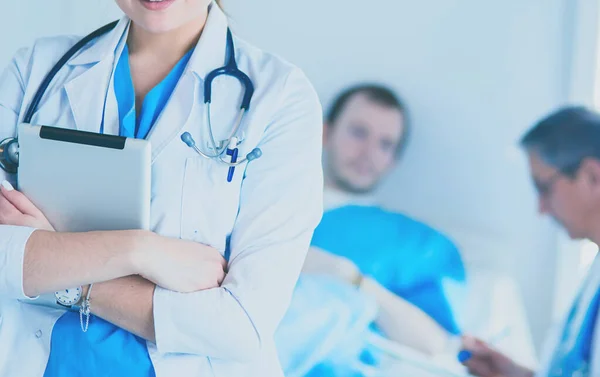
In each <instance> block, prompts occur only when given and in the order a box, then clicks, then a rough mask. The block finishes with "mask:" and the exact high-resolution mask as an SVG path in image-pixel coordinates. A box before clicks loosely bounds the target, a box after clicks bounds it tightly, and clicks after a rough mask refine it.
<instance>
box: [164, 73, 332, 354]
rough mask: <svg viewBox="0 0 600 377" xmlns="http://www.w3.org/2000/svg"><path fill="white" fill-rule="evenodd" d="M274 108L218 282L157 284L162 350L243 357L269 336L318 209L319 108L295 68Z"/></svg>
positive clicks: (319, 213)
mask: <svg viewBox="0 0 600 377" xmlns="http://www.w3.org/2000/svg"><path fill="white" fill-rule="evenodd" d="M281 101H282V103H281V105H280V106H279V108H278V110H277V112H276V116H275V118H274V119H273V121H272V122H270V123H269V125H268V126H267V128H266V131H265V134H264V137H263V140H262V141H261V144H260V145H259V147H260V148H261V149H262V151H263V156H262V157H261V158H259V159H257V160H255V161H253V162H251V163H250V164H248V167H247V169H246V176H245V178H244V181H243V183H242V189H241V190H242V191H241V198H240V200H241V201H240V210H239V214H238V217H237V220H236V223H235V226H234V230H233V232H232V235H231V244H230V247H231V257H230V261H229V271H228V274H227V276H226V278H225V281H224V282H223V284H222V286H221V287H220V288H216V289H212V290H205V291H200V292H196V293H192V294H180V293H174V292H171V291H168V290H165V289H162V288H160V287H157V289H156V291H155V296H154V318H155V330H156V341H157V349H158V351H159V352H161V353H169V352H175V353H190V354H196V355H203V356H209V357H216V358H219V359H224V360H231V361H237V362H244V361H248V360H251V359H252V358H254V357H255V356H256V355H257V354H258V353H259V351H260V349H261V345H262V343H263V341H267V342H270V341H272V338H273V336H274V332H275V329H276V328H277V326H278V325H279V322H280V321H281V319H282V317H283V315H284V314H285V312H286V310H287V307H288V305H289V302H290V300H291V296H292V292H293V289H294V287H295V284H296V282H297V279H298V277H299V274H300V270H301V268H302V265H303V262H304V259H305V257H306V253H307V251H308V248H309V245H310V241H311V239H312V235H313V231H314V229H315V227H316V226H317V225H318V223H319V221H320V220H321V216H322V213H323V207H322V206H323V204H322V203H323V198H322V195H323V173H322V167H321V151H322V127H323V122H322V109H321V105H320V103H319V100H318V97H317V95H316V93H315V91H314V89H313V88H312V86H311V84H310V83H309V82H308V80H307V78H306V77H305V76H304V74H303V73H301V72H300V71H299V70H294V71H293V72H292V73H291V74H290V76H289V77H288V78H287V80H286V83H285V86H284V90H283V95H282V98H281Z"/></svg>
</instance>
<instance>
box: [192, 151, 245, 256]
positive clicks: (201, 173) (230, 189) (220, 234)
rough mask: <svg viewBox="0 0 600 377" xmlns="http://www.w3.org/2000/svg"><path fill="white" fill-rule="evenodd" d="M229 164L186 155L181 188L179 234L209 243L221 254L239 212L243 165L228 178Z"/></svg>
mask: <svg viewBox="0 0 600 377" xmlns="http://www.w3.org/2000/svg"><path fill="white" fill-rule="evenodd" d="M228 170H229V168H228V166H227V165H225V164H222V163H220V162H218V161H216V160H214V159H210V160H209V159H206V158H203V157H188V158H187V159H186V164H185V175H184V182H183V192H182V208H181V216H182V218H181V238H183V239H189V240H193V241H196V242H200V243H203V244H206V245H209V246H212V247H214V248H216V249H217V250H219V251H220V252H221V253H222V254H223V253H224V252H225V247H226V240H227V237H228V235H229V234H230V233H231V231H232V229H233V225H234V222H235V218H236V216H237V212H238V206H239V199H240V187H241V181H242V178H241V176H242V173H243V165H241V166H238V167H237V168H236V171H235V175H234V178H233V180H232V181H231V182H228V181H227V174H228Z"/></svg>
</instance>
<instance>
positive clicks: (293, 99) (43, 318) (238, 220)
mask: <svg viewBox="0 0 600 377" xmlns="http://www.w3.org/2000/svg"><path fill="white" fill-rule="evenodd" d="M128 23H129V21H128V20H127V19H126V18H124V19H122V20H121V22H120V23H119V25H118V26H117V27H116V29H115V30H114V31H112V32H110V33H109V34H107V35H105V36H103V37H101V38H99V39H98V40H97V41H96V42H95V43H93V44H92V45H90V46H89V47H88V48H86V49H85V50H84V51H82V52H80V53H79V54H78V55H76V56H75V57H74V58H73V59H72V60H71V61H70V62H68V63H67V65H66V66H65V67H64V68H63V69H62V70H61V71H60V73H59V74H58V75H57V76H56V78H55V80H54V81H53V82H52V84H51V85H50V87H49V88H48V90H47V92H46V95H45V96H44V98H43V99H42V101H41V103H40V106H39V108H38V111H37V112H36V114H35V116H34V117H33V120H32V123H35V124H44V125H54V126H60V127H65V128H71V129H78V130H84V131H93V132H98V130H99V127H100V123H101V118H102V108H103V105H104V103H105V99H106V114H105V133H112V134H117V133H118V128H119V127H118V109H117V102H116V99H115V95H114V90H113V83H112V81H113V80H112V78H113V73H114V68H115V65H116V62H117V60H116V59H115V51H117V53H118V52H120V51H121V50H122V48H123V46H124V42H125V36H126V33H127V30H128ZM226 29H227V19H226V17H225V16H224V14H223V13H222V11H221V10H220V9H218V7H216V6H213V7H212V9H211V11H210V13H209V17H208V20H207V24H206V27H205V29H204V31H203V34H202V37H201V38H200V41H199V43H198V45H197V47H196V49H195V51H194V53H193V55H192V57H191V60H190V62H189V65H188V67H187V69H186V70H185V73H184V74H183V76H182V77H181V80H180V81H179V83H178V86H177V88H176V89H175V92H174V93H173V95H172V98H171V100H170V102H169V104H168V105H167V107H166V108H165V109H164V112H163V114H162V116H161V117H160V118H159V120H158V122H157V124H155V126H154V128H153V130H152V131H151V134H150V135H149V137H148V139H149V140H150V141H151V143H152V161H153V163H152V207H151V227H152V230H153V231H155V232H156V233H158V234H161V235H164V236H170V237H181V238H183V239H191V240H195V241H198V242H201V243H204V244H208V245H211V246H213V247H215V248H217V249H218V250H219V251H221V252H222V253H223V252H224V250H225V247H226V239H227V237H228V236H229V235H231V240H230V245H231V257H230V264H229V272H228V274H227V277H226V279H225V281H224V282H223V284H222V286H221V287H220V288H217V289H210V290H205V291H201V292H196V293H194V294H188V295H183V294H178V293H175V292H172V291H168V290H166V289H162V288H157V289H156V292H155V295H154V318H155V329H156V340H157V344H156V345H155V344H152V343H148V349H149V352H150V356H151V359H152V362H153V364H154V368H155V370H156V375H157V377H165V376H182V377H188V376H189V377H192V376H194V377H196V376H197V377H208V376H216V377H225V376H227V377H233V376H235V377H243V376H251V377H257V376H261V377H270V376H274V377H275V376H277V377H279V376H282V371H281V367H280V365H279V362H278V358H277V354H276V350H275V347H274V342H273V333H274V331H275V328H276V326H277V325H278V323H279V321H280V320H281V318H282V317H283V315H284V312H285V310H286V308H287V306H288V303H289V300H290V298H291V294H292V290H293V287H294V285H295V283H296V280H297V277H298V275H299V273H300V269H301V266H302V263H303V261H304V258H305V253H306V252H307V249H308V246H309V243H310V239H311V237H312V232H313V230H314V228H315V226H316V225H317V224H318V222H319V221H320V218H321V214H322V189H323V185H322V170H321V140H322V135H321V134H322V113H321V106H320V104H319V101H318V98H317V95H316V93H315V91H314V90H313V88H312V86H311V84H310V83H309V82H308V80H307V79H306V77H305V76H304V75H303V73H302V72H301V71H300V70H299V69H297V68H295V67H294V66H292V65H290V64H288V63H287V62H284V61H282V60H281V59H279V58H277V57H275V56H273V55H270V54H267V53H265V52H262V51H260V50H258V49H256V48H254V47H252V46H250V45H249V44H247V43H246V42H244V41H243V40H240V39H238V38H235V46H236V56H237V62H238V65H239V68H240V69H241V70H243V71H244V72H245V73H246V74H248V75H249V76H250V78H251V79H252V80H253V82H254V85H255V89H256V92H255V94H254V97H253V101H252V103H251V110H250V112H249V113H248V115H247V117H246V121H245V123H244V125H243V127H244V128H245V132H244V136H245V141H244V142H243V144H242V145H241V147H240V148H241V149H240V154H241V155H245V154H246V153H248V152H250V151H251V150H252V149H253V148H255V147H260V148H261V149H262V152H263V156H262V157H261V158H259V159H258V160H255V161H252V162H250V163H249V164H247V165H244V166H240V167H238V168H237V169H236V174H235V176H234V180H233V182H232V183H227V182H226V177H227V170H228V168H227V166H225V165H223V164H220V163H218V162H216V161H214V160H206V159H204V158H203V157H200V156H198V155H197V154H196V153H195V152H194V151H193V150H192V149H191V148H189V147H187V146H186V145H185V144H184V143H183V142H182V141H181V140H180V135H181V134H182V133H183V132H185V131H188V132H190V133H191V134H192V136H193V137H194V138H195V139H196V142H197V144H198V145H200V146H206V144H207V141H208V129H207V126H206V124H207V123H206V121H205V116H206V113H205V111H206V108H205V106H204V103H203V84H204V78H205V76H206V75H207V73H208V72H209V71H211V70H213V69H215V68H217V67H220V66H222V65H223V64H224V61H225V46H226ZM78 40H79V37H53V38H46V39H41V40H38V41H37V42H36V43H35V44H34V45H33V46H32V47H31V48H27V49H23V50H21V51H19V52H18V53H17V55H16V56H15V58H14V60H13V61H12V63H10V65H9V66H8V68H7V69H6V70H5V71H4V72H3V73H2V75H1V76H0V139H3V138H5V137H11V136H14V135H15V127H16V125H17V124H18V122H19V121H20V120H21V119H22V118H23V116H24V113H25V111H26V108H27V106H28V105H29V103H30V101H31V99H32V96H33V95H34V93H35V91H36V90H37V88H38V86H39V84H40V82H41V81H42V80H43V78H44V76H45V75H46V74H47V73H48V71H49V70H50V68H51V67H52V66H53V65H54V63H55V62H56V61H58V59H59V58H60V57H61V56H62V55H63V54H64V52H66V51H67V50H68V49H69V48H70V47H71V46H72V45H73V44H74V43H76V41H78ZM107 88H108V90H107ZM241 94H242V92H241V86H240V84H239V83H238V82H237V81H236V80H234V79H231V78H225V79H217V80H216V81H215V83H214V87H213V107H212V111H211V113H212V120H213V128H214V132H215V138H216V139H217V140H220V139H224V138H225V137H226V134H228V133H229V132H230V131H231V128H230V127H232V125H233V121H234V119H235V116H236V115H237V110H238V109H239V104H240V100H241ZM73 158H76V156H73ZM4 177H5V174H4V172H2V171H0V179H3V178H4ZM8 178H9V179H10V180H12V181H13V182H14V177H8ZM74 184H76V183H74ZM32 231H33V230H32V229H29V228H20V227H12V226H0V297H2V302H1V303H0V376H19V377H40V376H42V375H43V372H44V369H45V365H46V362H47V359H48V355H49V349H50V338H51V331H52V328H53V325H54V323H55V322H56V320H57V319H58V318H59V317H60V316H61V314H62V312H61V311H59V310H52V309H48V308H45V307H38V306H34V305H28V304H24V303H21V302H20V301H17V299H23V298H25V296H24V293H23V286H22V271H23V265H22V263H23V254H24V246H25V244H26V242H27V239H28V237H29V235H30V234H31V232H32ZM92 296H93V295H92ZM92 299H93V298H92ZM90 326H93V322H91V323H90ZM115 352H124V353H126V352H127V350H122V351H121V350H115Z"/></svg>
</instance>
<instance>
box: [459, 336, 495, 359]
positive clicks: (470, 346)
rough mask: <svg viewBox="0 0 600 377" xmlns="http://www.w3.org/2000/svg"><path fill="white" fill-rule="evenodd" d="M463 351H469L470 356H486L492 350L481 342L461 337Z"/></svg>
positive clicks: (470, 337) (469, 337)
mask: <svg viewBox="0 0 600 377" xmlns="http://www.w3.org/2000/svg"><path fill="white" fill-rule="evenodd" d="M462 343H463V349H464V350H466V351H469V353H470V354H471V355H488V354H489V353H490V352H492V349H491V348H490V347H489V346H488V345H487V344H486V343H485V342H483V341H481V340H479V339H477V338H475V337H472V336H463V337H462Z"/></svg>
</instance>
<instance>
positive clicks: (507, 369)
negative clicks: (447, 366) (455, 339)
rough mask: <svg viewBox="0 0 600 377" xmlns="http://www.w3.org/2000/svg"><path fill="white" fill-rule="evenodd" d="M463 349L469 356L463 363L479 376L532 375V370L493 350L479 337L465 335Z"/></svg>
mask: <svg viewBox="0 0 600 377" xmlns="http://www.w3.org/2000/svg"><path fill="white" fill-rule="evenodd" d="M463 349H464V350H466V351H469V353H470V354H471V357H470V358H469V359H468V360H467V361H466V362H465V363H464V364H465V366H466V367H467V368H468V370H469V373H470V374H472V375H474V376H479V377H532V376H533V371H531V370H529V369H527V368H525V367H522V366H520V365H518V364H517V363H515V362H514V361H512V360H511V359H510V358H508V357H507V356H505V355H503V354H501V353H500V352H498V351H495V350H493V349H492V348H491V347H490V346H488V345H487V344H485V343H484V342H482V341H481V340H479V339H475V338H472V337H467V336H465V337H464V338H463Z"/></svg>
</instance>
